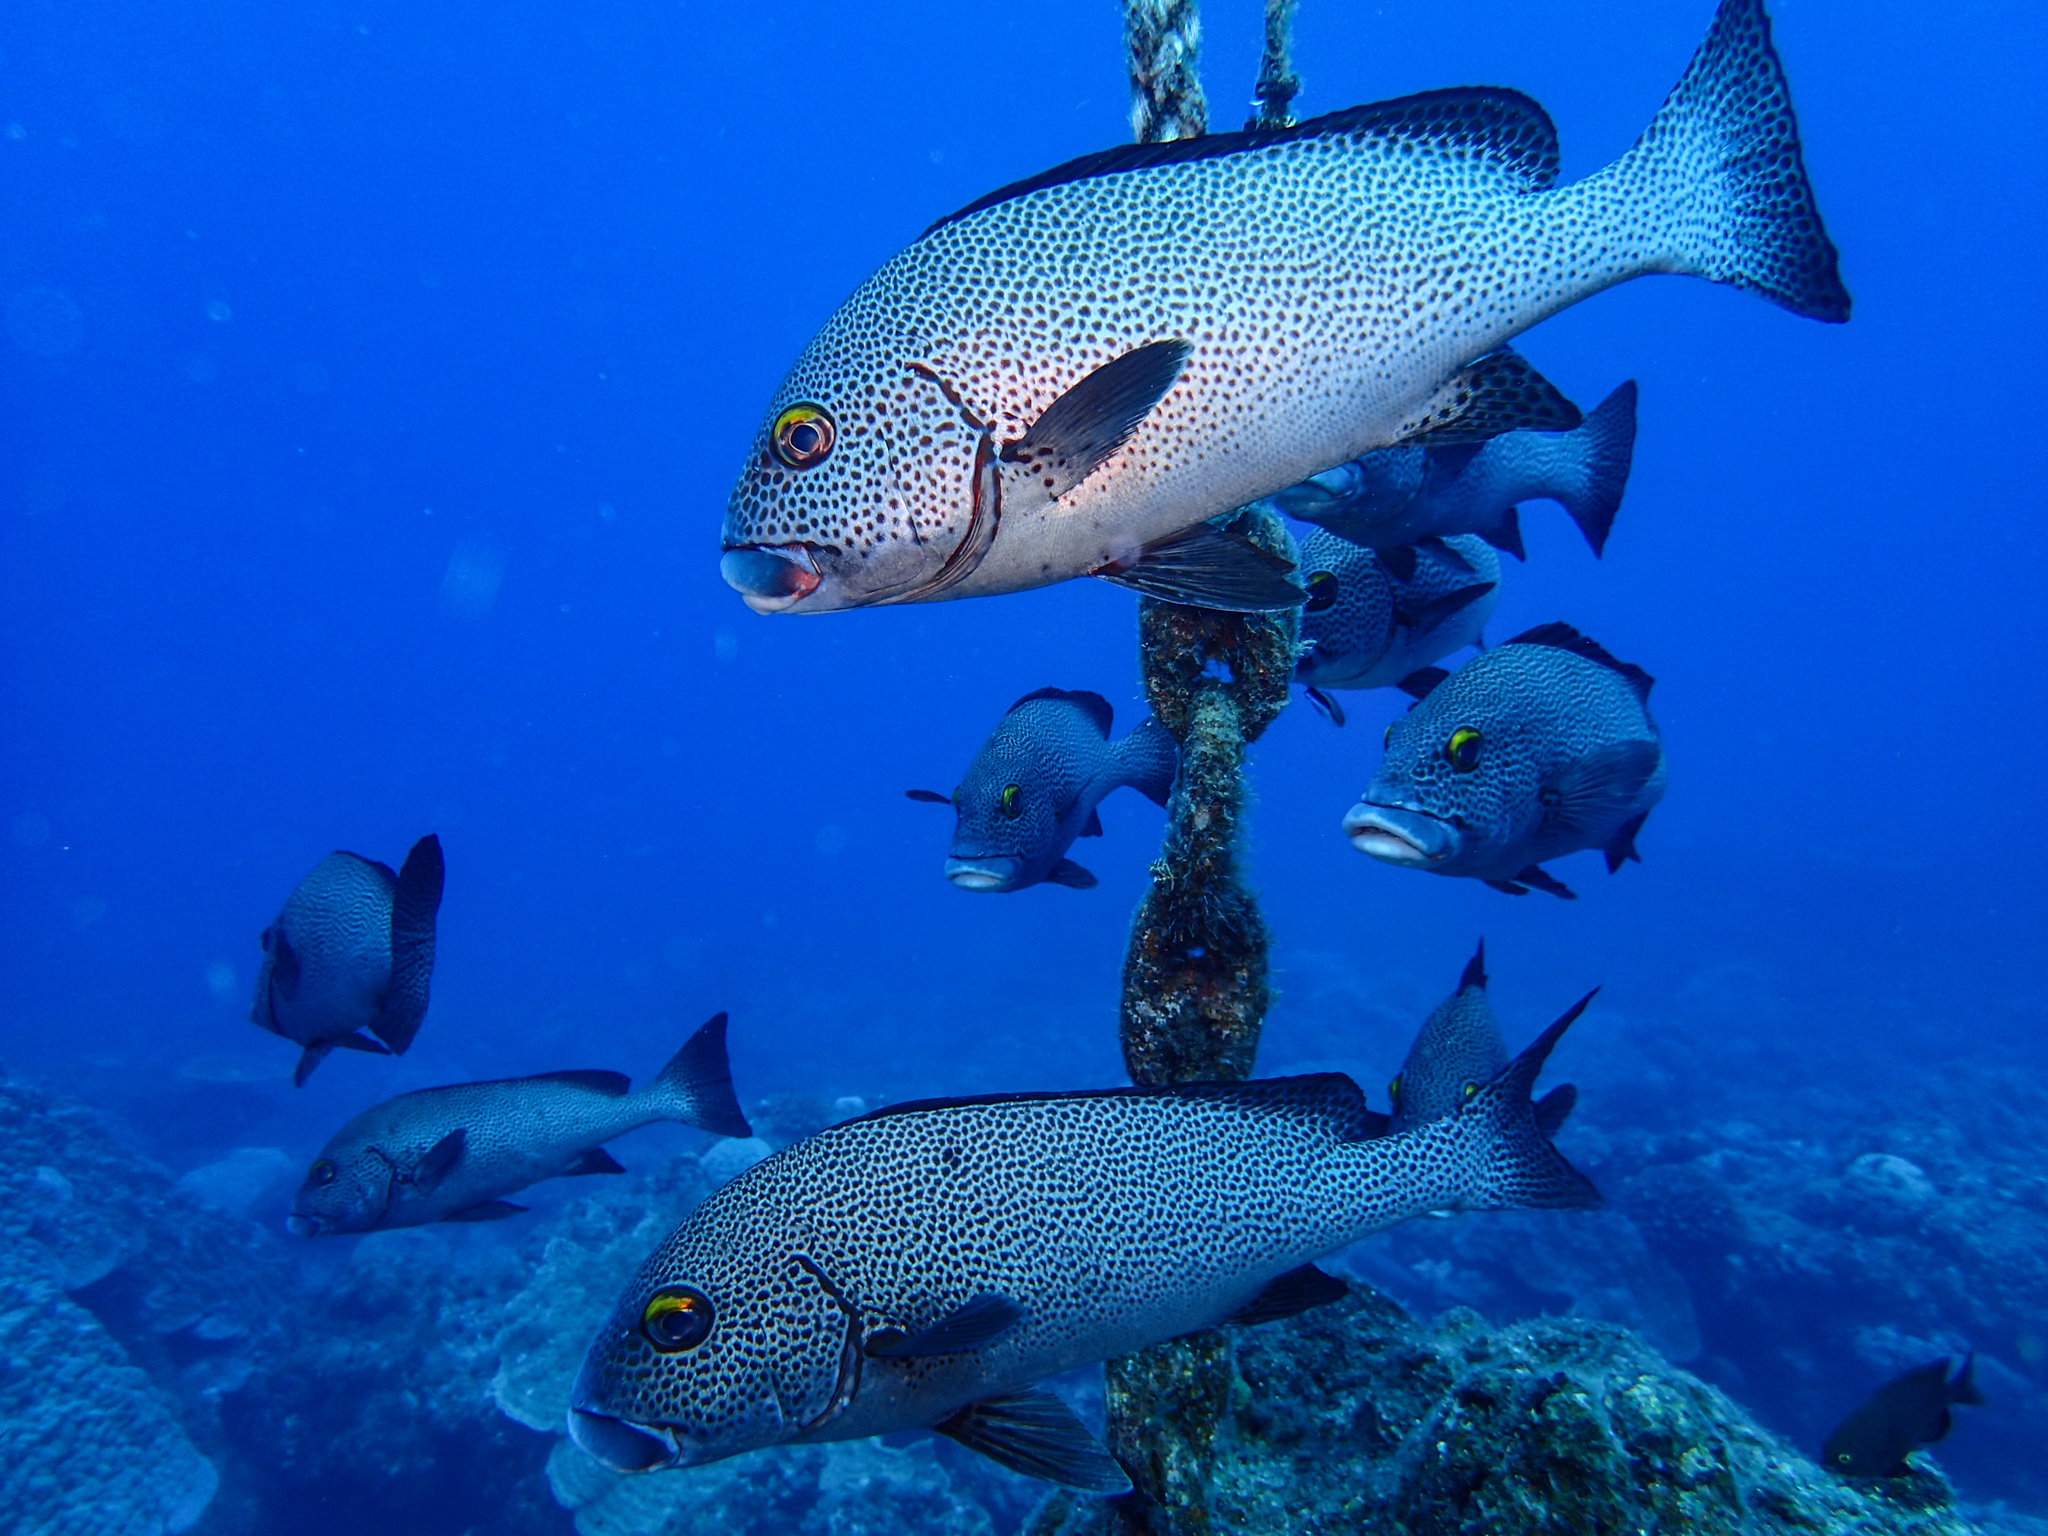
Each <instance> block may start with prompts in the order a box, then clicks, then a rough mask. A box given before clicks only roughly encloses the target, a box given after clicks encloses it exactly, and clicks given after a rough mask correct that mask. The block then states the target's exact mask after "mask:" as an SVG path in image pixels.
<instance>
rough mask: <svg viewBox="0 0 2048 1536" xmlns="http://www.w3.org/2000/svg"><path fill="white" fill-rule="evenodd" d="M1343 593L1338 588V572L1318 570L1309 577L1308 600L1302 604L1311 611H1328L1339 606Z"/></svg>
mask: <svg viewBox="0 0 2048 1536" xmlns="http://www.w3.org/2000/svg"><path fill="white" fill-rule="evenodd" d="M1341 595H1342V594H1341V593H1340V592H1339V591H1338V588H1337V573H1336V572H1335V571H1317V572H1316V573H1315V574H1314V575H1313V576H1311V577H1309V579H1308V601H1307V602H1306V603H1304V604H1303V605H1302V606H1303V607H1304V608H1305V609H1306V610H1307V611H1308V612H1310V613H1327V612H1328V611H1329V610H1330V609H1332V608H1334V607H1336V606H1337V599H1338V597H1340V596H1341Z"/></svg>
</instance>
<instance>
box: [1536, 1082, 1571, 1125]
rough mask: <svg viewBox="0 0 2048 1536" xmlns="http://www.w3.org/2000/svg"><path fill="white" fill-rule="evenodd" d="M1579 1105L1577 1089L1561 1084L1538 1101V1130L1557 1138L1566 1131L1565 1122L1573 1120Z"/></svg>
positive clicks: (1568, 1084)
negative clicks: (1560, 1132) (1572, 1116)
mask: <svg viewBox="0 0 2048 1536" xmlns="http://www.w3.org/2000/svg"><path fill="white" fill-rule="evenodd" d="M1578 1103H1579V1090H1578V1089H1577V1087H1575V1086H1574V1085H1573V1084H1571V1083H1559V1084H1558V1085H1557V1086H1556V1087H1555V1088H1553V1089H1551V1090H1550V1092H1548V1093H1546V1094H1545V1095H1543V1097H1542V1098H1540V1099H1538V1100H1537V1101H1536V1106H1535V1108H1536V1128H1537V1129H1538V1130H1540V1131H1541V1132H1542V1133H1543V1134H1544V1135H1546V1136H1552V1137H1554V1136H1556V1135H1557V1133H1558V1132H1559V1131H1561V1130H1563V1129H1564V1123H1565V1121H1567V1120H1569V1119H1570V1118H1571V1114H1572V1111H1573V1110H1574V1109H1576V1108H1577V1107H1578Z"/></svg>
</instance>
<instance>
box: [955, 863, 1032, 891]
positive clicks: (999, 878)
mask: <svg viewBox="0 0 2048 1536" xmlns="http://www.w3.org/2000/svg"><path fill="white" fill-rule="evenodd" d="M1022 873H1024V861H1023V860H1022V859H1013V858H1008V857H1005V856H1003V855H1000V854H996V855H991V856H989V857H987V858H979V859H948V860H946V878H947V879H948V880H950V881H952V882H953V883H954V884H955V885H957V886H959V887H960V889H961V890H963V891H1007V890H1010V889H1011V888H1012V887H1014V886H1015V885H1016V883H1017V877H1018V876H1019V875H1021V874H1022Z"/></svg>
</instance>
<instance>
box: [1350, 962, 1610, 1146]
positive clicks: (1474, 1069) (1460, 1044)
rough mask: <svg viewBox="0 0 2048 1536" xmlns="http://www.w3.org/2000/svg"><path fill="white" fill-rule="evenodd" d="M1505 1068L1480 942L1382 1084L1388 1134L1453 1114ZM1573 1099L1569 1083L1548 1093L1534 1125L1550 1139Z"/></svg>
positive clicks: (1588, 996) (1539, 1105)
mask: <svg viewBox="0 0 2048 1536" xmlns="http://www.w3.org/2000/svg"><path fill="white" fill-rule="evenodd" d="M1598 990H1599V989H1598V988H1597V987H1596V988H1595V989H1594V991H1596V992H1597V991H1598ZM1592 996H1593V994H1592V993H1590V992H1589V993H1587V994H1586V996H1585V997H1584V998H1582V999H1580V1001H1579V1002H1578V1003H1577V1005H1576V1006H1575V1007H1574V1008H1573V1009H1572V1010H1571V1012H1570V1013H1568V1014H1567V1015H1566V1017H1567V1018H1577V1017H1578V1014H1579V1010H1580V1009H1583V1008H1584V1007H1585V1006H1586V1004H1587V1003H1588V1002H1590V1001H1591V1000H1592ZM1507 1064H1508V1048H1507V1042H1506V1041H1505V1040H1503V1039H1502V1038H1501V1032H1500V1023H1499V1021H1498V1020H1496V1019H1495V1018H1494V1016H1493V1004H1492V1003H1491V1002H1490V1001H1488V999H1487V996H1486V941H1485V940H1484V939H1481V940H1480V941H1479V947H1478V948H1477V949H1476V950H1474V951H1473V952H1472V958H1471V959H1470V960H1468V961H1466V962H1465V969H1464V971H1463V972H1462V973H1461V974H1460V975H1459V977H1458V990H1457V991H1455V992H1453V993H1452V994H1451V995H1450V996H1449V997H1447V998H1445V999H1444V1000H1443V1001H1442V1002H1441V1003H1438V1004H1437V1005H1436V1007H1435V1008H1434V1009H1432V1010H1431V1011H1430V1015H1429V1017H1428V1018H1426V1019H1424V1020H1423V1021H1422V1028H1421V1029H1419V1030H1417V1031H1416V1032H1415V1040H1414V1042H1413V1043H1412V1044H1411V1045H1410V1046H1409V1047H1408V1055H1407V1058H1406V1059H1405V1060H1404V1061H1403V1062H1402V1063H1401V1070H1400V1072H1399V1074H1397V1075H1396V1076H1395V1078H1394V1080H1393V1081H1392V1082H1391V1083H1389V1084H1388V1085H1387V1097H1388V1098H1390V1099H1392V1100H1393V1102H1394V1112H1393V1113H1392V1114H1391V1115H1390V1116H1389V1117H1388V1121H1387V1129H1388V1131H1389V1132H1391V1133H1393V1134H1397V1135H1398V1134H1399V1133H1400V1132H1402V1131H1411V1130H1413V1129H1415V1127H1416V1126H1418V1125H1427V1124H1429V1122H1430V1121H1432V1120H1441V1119H1443V1118H1444V1116H1446V1115H1452V1114H1456V1113H1457V1112H1458V1110H1459V1108H1460V1107H1461V1106H1463V1105H1465V1104H1468V1103H1470V1102H1471V1101H1472V1097H1473V1095H1474V1094H1476V1093H1478V1091H1479V1090H1480V1088H1481V1087H1482V1086H1484V1085H1485V1084H1487V1083H1489V1082H1491V1081H1492V1080H1493V1079H1494V1078H1495V1077H1497V1076H1498V1075H1499V1074H1500V1073H1501V1071H1502V1070H1503V1069H1505V1068H1506V1066H1507ZM1578 1101H1579V1091H1578V1089H1576V1088H1575V1087H1573V1086H1572V1085H1571V1084H1570V1083H1563V1084H1560V1085H1559V1086H1558V1087H1556V1088H1553V1089H1551V1090H1550V1092H1548V1093H1546V1094H1545V1095H1544V1096H1543V1097H1542V1098H1540V1099H1538V1100H1537V1101H1536V1103H1535V1105H1534V1108H1535V1112H1536V1124H1537V1127H1538V1128H1539V1129H1540V1130H1541V1131H1542V1132H1543V1134H1544V1135H1545V1136H1550V1137H1555V1136H1556V1135H1557V1133H1558V1130H1559V1129H1560V1128H1561V1127H1562V1126H1563V1125H1564V1122H1565V1119H1566V1117H1567V1116H1569V1115H1570V1114H1571V1112H1572V1108H1573V1106H1574V1105H1576V1104H1577V1103H1578Z"/></svg>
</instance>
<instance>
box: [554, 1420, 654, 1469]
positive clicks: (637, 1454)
mask: <svg viewBox="0 0 2048 1536" xmlns="http://www.w3.org/2000/svg"><path fill="white" fill-rule="evenodd" d="M569 1438H570V1439H571V1440H574V1441H575V1442H576V1444H577V1446H578V1447H579V1448H580V1449H581V1450H582V1451H583V1453H584V1454H585V1455H587V1456H589V1457H590V1458H591V1459H592V1460H593V1461H597V1462H600V1463H602V1464H603V1465H605V1466H607V1467H609V1468H611V1470H612V1471H614V1472H658V1471H659V1470H661V1468H663V1467H672V1466H674V1465H675V1464H676V1463H677V1461H678V1460H679V1459H681V1456H682V1448H681V1447H680V1446H679V1445H678V1444H677V1443H676V1435H675V1431H674V1430H672V1429H666V1428H663V1427H660V1426H656V1425H646V1424H629V1423H627V1422H626V1421H625V1420H624V1419H615V1418H613V1417H612V1416H611V1415H610V1414H608V1413H593V1412H592V1411H591V1410H590V1409H588V1408H571V1409H570V1410H569Z"/></svg>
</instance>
